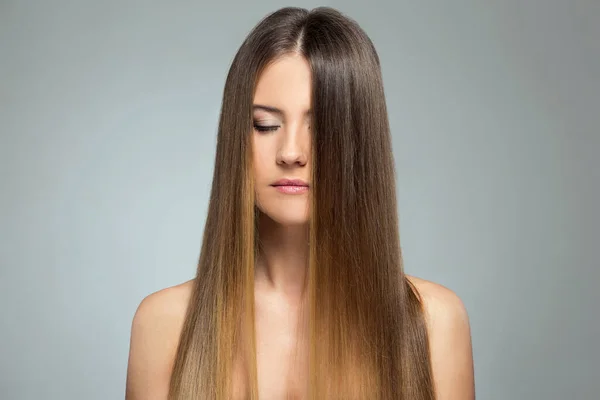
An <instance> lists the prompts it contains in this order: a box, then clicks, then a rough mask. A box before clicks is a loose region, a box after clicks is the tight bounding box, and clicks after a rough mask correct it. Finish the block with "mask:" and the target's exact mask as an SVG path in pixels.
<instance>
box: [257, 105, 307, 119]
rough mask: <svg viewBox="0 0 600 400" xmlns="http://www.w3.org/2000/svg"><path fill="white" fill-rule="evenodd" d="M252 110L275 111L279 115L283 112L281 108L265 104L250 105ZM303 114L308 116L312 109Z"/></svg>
mask: <svg viewBox="0 0 600 400" xmlns="http://www.w3.org/2000/svg"><path fill="white" fill-rule="evenodd" d="M252 110H253V111H254V110H263V111H267V112H271V113H275V114H279V115H283V114H284V112H283V110H281V109H279V108H277V107H272V106H266V105H263V104H253V105H252ZM304 114H305V115H307V116H309V115H311V114H312V110H310V109H309V110H307V111H306V112H305V113H304Z"/></svg>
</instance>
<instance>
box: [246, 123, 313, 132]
mask: <svg viewBox="0 0 600 400" xmlns="http://www.w3.org/2000/svg"><path fill="white" fill-rule="evenodd" d="M278 128H279V125H257V124H254V129H255V130H257V131H259V132H272V131H275V130H277V129H278ZM309 129H310V127H309Z"/></svg>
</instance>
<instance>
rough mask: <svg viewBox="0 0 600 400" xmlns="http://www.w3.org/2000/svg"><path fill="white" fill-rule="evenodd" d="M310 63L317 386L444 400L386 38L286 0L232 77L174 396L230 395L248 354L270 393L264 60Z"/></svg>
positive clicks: (253, 390)
mask: <svg viewBox="0 0 600 400" xmlns="http://www.w3.org/2000/svg"><path fill="white" fill-rule="evenodd" d="M289 54H300V55H302V56H303V57H305V58H306V60H307V61H308V63H309V64H310V68H311V74H312V75H311V76H312V97H311V103H312V104H311V106H312V107H311V108H312V110H313V113H312V121H311V134H312V135H313V136H312V146H311V151H312V157H311V159H312V165H311V171H312V172H311V173H312V177H311V178H312V179H311V184H312V187H311V191H310V192H309V199H310V200H309V207H310V221H309V225H310V231H309V246H310V251H309V254H310V255H309V265H308V274H307V281H306V282H305V284H306V285H307V286H306V293H307V294H308V296H309V299H308V301H309V303H308V304H309V308H308V310H309V314H308V315H309V317H308V324H309V342H308V343H309V352H308V354H309V356H308V357H309V364H308V368H309V369H308V371H307V373H308V375H307V376H308V382H307V384H308V387H309V397H310V399H313V400H321V399H369V400H371V399H380V400H388V399H410V400H431V399H434V397H435V396H434V388H433V380H432V372H431V361H430V355H429V344H428V337H427V331H426V324H425V317H424V310H423V307H422V302H421V299H420V296H419V294H418V292H417V290H416V288H415V287H414V286H412V285H411V284H410V282H409V280H408V279H407V278H406V276H405V275H404V272H403V262H402V253H401V247H400V238H399V232H398V214H397V202H396V188H395V180H396V178H395V168H394V158H393V153H392V143H391V135H390V128H389V122H388V116H387V109H386V102H385V96H384V90H383V84H382V75H381V66H380V62H379V57H378V55H377V52H376V51H375V48H374V46H373V43H372V42H371V40H370V39H369V38H368V36H367V35H366V34H365V32H364V31H363V30H362V29H361V28H360V27H359V25H358V24H357V23H356V22H355V21H354V20H353V19H351V18H349V17H347V16H345V15H343V14H342V13H341V12H339V11H337V10H335V9H333V8H329V7H318V8H314V9H312V10H310V11H309V10H306V9H303V8H297V7H285V8H282V9H279V10H277V11H275V12H273V13H271V14H269V15H267V16H266V17H264V18H263V19H262V20H261V21H260V22H259V23H258V24H257V25H256V26H255V27H254V28H253V30H252V31H251V32H250V33H249V35H248V36H247V38H246V39H245V41H244V42H243V44H242V45H241V47H240V48H239V50H238V52H237V53H236V56H235V58H234V60H233V62H232V65H231V68H230V70H229V73H228V75H227V79H226V82H225V89H224V93H223V102H222V106H221V113H220V119H219V129H218V138H217V150H216V159H215V167H214V175H213V181H212V188H211V194H210V202H209V207H208V214H207V219H206V224H205V228H204V235H203V241H202V248H201V252H200V258H199V262H198V269H197V274H196V279H195V282H194V286H193V292H192V295H191V297H190V301H189V304H188V308H187V313H186V317H185V322H184V325H183V329H182V331H181V335H180V340H179V345H178V349H177V354H176V357H175V363H174V367H173V370H172V375H171V381H170V391H169V398H170V399H177V400H180V399H185V400H188V399H219V400H222V399H230V398H231V396H232V388H231V386H232V380H233V370H234V360H235V359H236V355H238V354H240V352H241V353H243V354H244V359H245V361H246V365H245V367H246V370H245V371H246V375H245V379H246V382H247V385H246V391H245V393H246V398H247V399H252V400H256V399H258V381H257V365H256V338H255V320H254V266H255V257H256V255H257V249H258V247H257V240H258V239H259V238H258V229H257V211H256V207H255V193H254V181H253V173H252V168H253V164H252V146H251V143H252V142H251V132H252V101H253V97H254V91H255V88H256V83H257V81H258V78H259V77H260V74H261V72H262V71H263V70H264V69H265V68H266V67H267V66H268V65H269V64H270V63H272V62H274V61H276V60H277V59H278V58H280V57H283V56H286V55H289Z"/></svg>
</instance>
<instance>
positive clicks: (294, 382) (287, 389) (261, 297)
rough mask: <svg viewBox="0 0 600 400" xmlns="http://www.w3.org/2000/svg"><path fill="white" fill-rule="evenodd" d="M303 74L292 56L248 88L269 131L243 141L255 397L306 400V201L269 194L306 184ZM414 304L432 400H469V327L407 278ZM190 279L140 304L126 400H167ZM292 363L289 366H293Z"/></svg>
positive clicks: (440, 296) (306, 88)
mask: <svg viewBox="0 0 600 400" xmlns="http://www.w3.org/2000/svg"><path fill="white" fill-rule="evenodd" d="M310 79H311V78H310V68H309V65H308V63H307V61H306V60H305V59H303V58H302V57H301V56H298V55H294V56H286V57H285V58H283V59H280V60H278V61H276V62H275V63H273V64H272V65H270V66H269V67H268V68H267V69H266V70H265V71H264V72H263V74H262V75H261V77H260V79H259V82H258V84H257V88H256V92H255V98H254V104H255V105H257V104H258V105H266V106H270V107H276V108H278V109H280V110H282V113H276V112H273V111H265V110H263V109H256V110H254V115H253V117H254V123H255V125H260V126H273V127H277V128H274V130H272V131H267V132H261V131H259V130H257V129H256V128H255V129H254V130H253V132H252V146H253V152H254V168H255V169H254V174H255V187H256V197H257V207H258V208H259V210H260V225H259V226H260V237H261V242H262V246H261V250H260V254H259V257H258V260H257V264H256V274H255V287H256V292H255V296H256V328H257V357H258V374H259V375H258V379H259V388H260V393H259V396H260V398H285V396H286V395H287V394H291V395H294V396H297V398H305V392H304V390H303V389H302V385H301V384H300V383H299V382H300V381H301V380H302V379H303V377H300V376H295V375H294V374H290V375H289V377H288V379H282V371H299V370H303V367H304V366H305V364H302V363H303V362H305V353H304V352H303V351H302V349H300V350H299V353H294V347H293V346H292V345H291V344H292V343H295V342H296V341H297V340H298V339H300V337H299V336H298V334H297V332H298V331H297V328H298V311H299V309H300V306H301V305H302V304H304V303H303V302H304V300H305V299H304V298H303V296H302V282H303V279H304V276H305V272H306V269H307V265H308V243H307V241H306V238H307V234H308V216H309V213H308V211H309V209H308V194H299V195H298V194H295V195H289V194H283V193H280V192H278V191H276V190H275V188H273V187H272V186H271V184H272V183H274V182H275V181H276V180H278V179H281V178H299V179H303V180H304V181H306V182H308V183H309V184H310V182H309V179H310V178H309V177H310V169H309V166H310V158H309V157H310V145H311V143H310V126H309V117H308V114H307V112H309V110H310V82H311V80H310ZM408 279H410V280H411V281H412V282H413V283H414V284H415V285H416V287H417V289H418V290H419V291H420V293H421V294H422V296H423V302H424V308H425V313H426V322H427V328H428V333H429V340H430V347H431V357H432V366H433V377H434V383H435V387H436V394H437V399H438V400H450V399H464V400H470V399H474V398H475V393H474V376H473V375H474V374H473V355H472V345H471V333H470V326H469V318H468V315H467V312H466V309H465V307H464V304H463V303H462V301H461V299H460V298H459V297H458V296H457V295H456V294H455V293H454V292H452V291H451V290H450V289H448V288H446V287H444V286H442V285H439V284H436V283H433V282H430V281H426V280H423V279H420V278H417V277H413V276H408ZM192 284H193V280H190V281H187V282H184V283H182V284H180V285H176V286H172V287H169V288H165V289H162V290H160V291H157V292H155V293H152V294H150V295H148V296H147V297H146V298H144V299H143V300H142V302H141V303H140V305H139V307H138V309H137V311H136V313H135V316H134V318H133V322H132V327H131V340H130V353H129V361H128V369H127V384H126V399H127V400H141V399H145V400H148V399H150V400H152V399H166V398H167V390H168V384H169V378H170V374H171V370H172V367H173V361H174V357H175V351H176V348H177V341H178V338H179V334H180V331H181V327H182V325H183V320H184V317H185V307H186V305H187V301H188V300H189V297H190V293H191V289H192ZM294 355H296V356H297V357H293V356H294Z"/></svg>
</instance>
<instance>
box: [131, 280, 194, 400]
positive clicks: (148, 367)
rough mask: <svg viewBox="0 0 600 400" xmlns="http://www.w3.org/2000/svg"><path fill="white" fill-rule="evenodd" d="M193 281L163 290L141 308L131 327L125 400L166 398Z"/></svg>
mask: <svg viewBox="0 0 600 400" xmlns="http://www.w3.org/2000/svg"><path fill="white" fill-rule="evenodd" d="M193 282H194V280H193V279H192V280H189V281H187V282H183V283H181V284H179V285H175V286H171V287H168V288H165V289H161V290H159V291H157V292H154V293H151V294H149V295H148V296H146V297H145V298H144V299H143V300H142V301H141V302H140V304H139V305H138V307H137V310H136V312H135V315H134V317H133V321H132V324H131V338H130V344H129V360H128V365H127V384H126V399H127V400H138V399H166V397H167V393H168V386H169V380H170V377H171V370H172V367H173V362H174V358H175V353H176V351H177V345H178V343H179V334H180V332H181V328H182V326H183V321H184V319H185V312H186V308H187V304H188V301H189V298H190V295H191V292H192V287H193Z"/></svg>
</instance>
